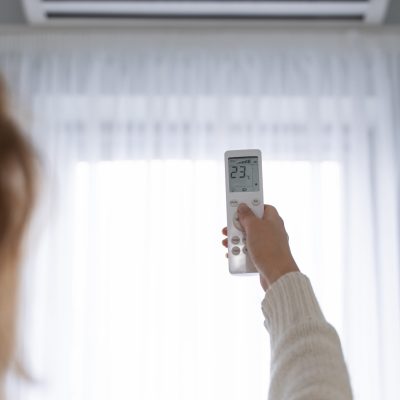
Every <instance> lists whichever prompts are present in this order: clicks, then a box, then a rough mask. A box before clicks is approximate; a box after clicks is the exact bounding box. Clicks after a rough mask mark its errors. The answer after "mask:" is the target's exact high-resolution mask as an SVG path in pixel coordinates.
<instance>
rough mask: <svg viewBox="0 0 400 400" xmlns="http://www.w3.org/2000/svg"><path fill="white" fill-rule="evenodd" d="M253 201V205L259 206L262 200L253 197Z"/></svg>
mask: <svg viewBox="0 0 400 400" xmlns="http://www.w3.org/2000/svg"><path fill="white" fill-rule="evenodd" d="M252 203H253V206H258V205H259V204H260V200H258V199H253V201H252Z"/></svg>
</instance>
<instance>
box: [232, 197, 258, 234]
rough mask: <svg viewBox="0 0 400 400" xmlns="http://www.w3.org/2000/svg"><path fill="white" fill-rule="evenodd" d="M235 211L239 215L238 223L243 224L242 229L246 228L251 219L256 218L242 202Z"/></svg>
mask: <svg viewBox="0 0 400 400" xmlns="http://www.w3.org/2000/svg"><path fill="white" fill-rule="evenodd" d="M237 213H238V216H239V221H240V224H241V225H242V226H243V228H244V229H247V227H248V226H249V224H251V222H252V221H254V220H257V217H256V216H255V214H254V213H253V211H252V210H251V209H250V208H249V207H248V206H247V205H246V204H244V203H242V204H239V207H238V210H237Z"/></svg>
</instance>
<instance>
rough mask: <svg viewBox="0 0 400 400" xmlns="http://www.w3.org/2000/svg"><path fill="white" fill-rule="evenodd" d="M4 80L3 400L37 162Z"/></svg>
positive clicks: (0, 154)
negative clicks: (11, 106)
mask: <svg viewBox="0 0 400 400" xmlns="http://www.w3.org/2000/svg"><path fill="white" fill-rule="evenodd" d="M8 107H9V106H8V102H7V95H6V90H5V86H4V83H3V81H2V80H1V77H0V399H2V398H3V396H4V393H3V392H4V378H5V375H6V373H7V371H8V370H10V369H11V368H14V367H16V365H17V362H16V359H15V351H16V320H17V308H18V283H19V270H20V267H19V261H20V254H21V247H22V242H23V238H24V233H25V230H26V227H27V224H28V222H29V219H30V216H31V212H32V208H33V204H34V198H35V181H36V179H35V177H36V159H35V154H34V151H33V149H32V146H31V145H30V143H29V141H28V140H27V139H26V138H25V137H24V135H23V134H22V133H21V130H20V129H19V128H18V126H17V124H16V123H15V122H14V120H13V119H12V117H11V116H10V113H9V109H8Z"/></svg>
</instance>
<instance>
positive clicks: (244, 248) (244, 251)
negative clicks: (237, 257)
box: [243, 246, 247, 254]
mask: <svg viewBox="0 0 400 400" xmlns="http://www.w3.org/2000/svg"><path fill="white" fill-rule="evenodd" d="M243 253H244V254H247V247H246V246H245V247H243Z"/></svg>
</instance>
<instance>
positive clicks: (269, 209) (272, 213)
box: [263, 204, 280, 220]
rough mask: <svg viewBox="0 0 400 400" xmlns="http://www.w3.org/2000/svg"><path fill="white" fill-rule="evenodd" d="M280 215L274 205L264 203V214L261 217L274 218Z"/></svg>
mask: <svg viewBox="0 0 400 400" xmlns="http://www.w3.org/2000/svg"><path fill="white" fill-rule="evenodd" d="M276 217H280V215H279V213H278V210H277V209H276V208H275V207H274V206H271V205H270V204H264V215H263V219H264V220H265V219H271V218H276Z"/></svg>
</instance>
